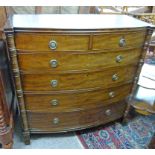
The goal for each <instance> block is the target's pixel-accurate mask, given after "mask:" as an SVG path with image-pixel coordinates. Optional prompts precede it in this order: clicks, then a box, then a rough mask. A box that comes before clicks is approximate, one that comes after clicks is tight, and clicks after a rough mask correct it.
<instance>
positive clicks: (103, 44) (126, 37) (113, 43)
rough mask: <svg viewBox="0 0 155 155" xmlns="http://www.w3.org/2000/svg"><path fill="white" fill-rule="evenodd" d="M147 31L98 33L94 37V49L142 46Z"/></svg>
mask: <svg viewBox="0 0 155 155" xmlns="http://www.w3.org/2000/svg"><path fill="white" fill-rule="evenodd" d="M145 35H146V31H145V30H144V31H140V32H136V31H135V32H125V33H104V34H98V35H97V34H96V35H94V37H93V47H92V49H93V50H101V49H117V48H118V49H119V48H120V49H121V48H130V47H141V46H142V45H143V44H144V40H145Z"/></svg>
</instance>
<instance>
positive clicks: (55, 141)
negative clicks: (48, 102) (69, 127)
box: [13, 121, 83, 149]
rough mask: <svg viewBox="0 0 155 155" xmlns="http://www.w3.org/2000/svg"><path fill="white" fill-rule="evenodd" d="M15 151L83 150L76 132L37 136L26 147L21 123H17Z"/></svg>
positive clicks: (33, 136) (32, 137)
mask: <svg viewBox="0 0 155 155" xmlns="http://www.w3.org/2000/svg"><path fill="white" fill-rule="evenodd" d="M15 124H16V126H15V134H14V144H13V148H14V149H82V148H83V146H82V144H81V143H80V141H79V139H78V137H77V136H76V135H75V132H69V133H63V134H62V133H61V134H41V135H40V134H35V135H32V136H31V144H30V145H25V144H24V142H23V137H22V132H21V128H20V124H19V121H17V123H15Z"/></svg>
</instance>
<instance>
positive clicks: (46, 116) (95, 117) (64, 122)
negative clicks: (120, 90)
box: [27, 102, 126, 132]
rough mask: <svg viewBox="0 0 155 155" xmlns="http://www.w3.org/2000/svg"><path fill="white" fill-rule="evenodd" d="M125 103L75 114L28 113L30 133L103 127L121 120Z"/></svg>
mask: <svg viewBox="0 0 155 155" xmlns="http://www.w3.org/2000/svg"><path fill="white" fill-rule="evenodd" d="M125 108H126V103H125V102H119V103H113V104H111V105H108V106H100V107H95V108H88V109H85V110H79V111H74V112H60V113H53V112H34V111H33V112H32V111H27V118H28V124H29V129H30V132H63V131H68V130H78V129H82V128H87V127H91V126H96V125H101V124H104V123H108V122H110V121H113V120H116V119H118V118H121V117H122V116H123V114H124V111H125Z"/></svg>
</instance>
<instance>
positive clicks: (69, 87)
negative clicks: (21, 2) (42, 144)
mask: <svg viewBox="0 0 155 155" xmlns="http://www.w3.org/2000/svg"><path fill="white" fill-rule="evenodd" d="M152 31H153V30H152V27H151V25H149V24H147V23H144V22H142V21H139V20H137V19H134V18H132V17H129V16H125V15H14V16H13V17H12V19H10V20H9V21H8V24H7V25H6V28H5V34H6V38H7V43H8V51H9V56H10V59H11V65H12V71H13V76H14V82H15V85H16V92H17V97H18V104H19V106H20V112H21V118H22V122H23V134H24V138H25V143H27V144H28V143H30V134H31V133H55V132H65V131H71V130H79V129H84V128H88V127H93V126H97V125H101V124H105V123H108V122H110V121H114V120H116V119H119V118H121V117H123V115H124V113H125V110H126V108H127V104H126V102H125V99H126V98H127V97H128V96H129V95H130V94H133V92H134V90H135V85H136V82H137V80H138V76H139V73H140V69H141V66H142V64H143V62H144V57H145V53H146V49H147V46H148V42H149V39H150V36H151V34H152Z"/></svg>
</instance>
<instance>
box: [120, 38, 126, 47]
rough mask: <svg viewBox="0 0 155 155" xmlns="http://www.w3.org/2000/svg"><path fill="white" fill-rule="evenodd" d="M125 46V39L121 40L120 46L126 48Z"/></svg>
mask: <svg viewBox="0 0 155 155" xmlns="http://www.w3.org/2000/svg"><path fill="white" fill-rule="evenodd" d="M125 45H126V41H125V39H124V38H121V39H120V40H119V46H120V47H124V46H125Z"/></svg>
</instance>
